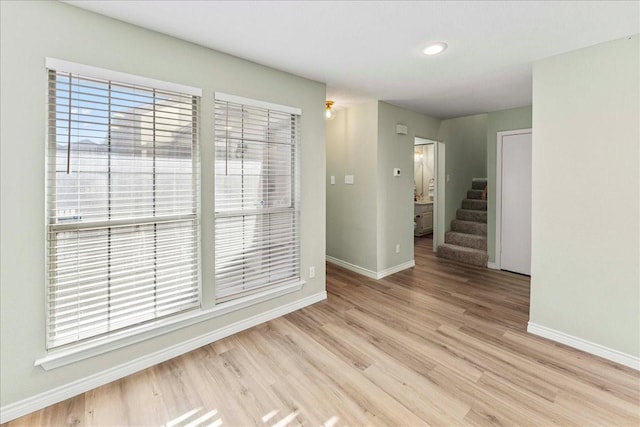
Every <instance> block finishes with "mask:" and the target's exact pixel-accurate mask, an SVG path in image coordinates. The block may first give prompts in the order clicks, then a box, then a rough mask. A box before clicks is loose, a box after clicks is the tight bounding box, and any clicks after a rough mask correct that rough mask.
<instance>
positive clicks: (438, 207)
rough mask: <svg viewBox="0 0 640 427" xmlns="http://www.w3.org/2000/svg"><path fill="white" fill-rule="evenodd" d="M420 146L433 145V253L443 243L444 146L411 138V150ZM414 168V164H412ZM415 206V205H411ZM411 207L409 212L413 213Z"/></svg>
mask: <svg viewBox="0 0 640 427" xmlns="http://www.w3.org/2000/svg"><path fill="white" fill-rule="evenodd" d="M420 145H433V172H434V178H435V188H434V191H433V234H432V235H433V252H436V251H437V250H438V246H439V245H441V244H443V243H444V232H445V226H444V198H445V193H444V183H445V180H444V177H445V173H444V171H445V169H444V167H445V145H444V143H443V142H442V141H438V140H437V139H433V138H423V137H421V136H415V137H414V138H413V147H411V148H412V150H415V147H417V146H420ZM414 168H415V164H414ZM413 206H415V205H413ZM413 206H412V209H411V211H412V212H413V211H414V209H415V208H414V207H413Z"/></svg>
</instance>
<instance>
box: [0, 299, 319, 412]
mask: <svg viewBox="0 0 640 427" xmlns="http://www.w3.org/2000/svg"><path fill="white" fill-rule="evenodd" d="M325 299H327V292H326V291H322V292H318V293H317V294H314V295H310V296H308V297H305V298H302V299H300V300H297V301H294V302H292V303H289V304H286V305H283V306H280V307H277V308H275V309H273V310H269V311H267V312H264V313H261V314H258V315H256V316H252V317H249V318H248V319H244V320H241V321H239V322H235V323H232V324H230V325H227V326H225V327H222V328H220V329H216V330H215V331H211V332H208V333H206V334H204V335H201V336H199V337H196V338H192V339H190V340H187V341H184V342H182V343H179V344H176V345H172V346H170V347H167V348H164V349H162V350H160V351H157V352H155V353H151V354H148V355H145V356H142V357H140V358H138V359H134V360H132V361H130V362H128V363H125V364H122V365H120V366H115V367H113V368H111V369H107V370H105V371H102V372H98V373H96V374H93V375H90V376H88V377H85V378H81V379H79V380H76V381H73V382H71V383H68V384H65V385H63V386H60V387H56V388H54V389H52V390H48V391H46V392H44V393H40V394H37V395H35V396H32V397H28V398H26V399H23V400H20V401H18V402H14V403H10V404H8V405H5V406H3V407H1V408H0V424H1V423H6V422H8V421H11V420H14V419H16V418H18V417H21V416H23V415H27V414H30V413H31V412H34V411H38V410H40V409H42V408H45V407H47V406H49V405H53V404H55V403H58V402H62V401H63V400H66V399H69V398H71V397H74V396H76V395H78V394H80V393H85V392H87V391H89V390H92V389H94V388H96V387H100V386H102V385H104V384H107V383H110V382H112V381H116V380H119V379H120V378H124V377H126V376H127V375H131V374H134V373H136V372H138V371H141V370H143V369H147V368H149V367H151V366H154V365H157V364H158V363H162V362H165V361H167V360H169V359H172V358H174V357H177V356H180V355H182V354H185V353H188V352H190V351H193V350H195V349H197V348H200V347H202V346H205V345H208V344H211V343H212V342H215V341H218V340H220V339H222V338H225V337H228V336H230V335H233V334H235V333H238V332H240V331H243V330H245V329H249V328H252V327H254V326H256V325H259V324H261V323H264V322H268V321H269V320H272V319H275V318H277V317H280V316H284V315H285V314H288V313H291V312H293V311H296V310H299V309H301V308H304V307H306V306H309V305H311V304H314V303H316V302H320V301H323V300H325Z"/></svg>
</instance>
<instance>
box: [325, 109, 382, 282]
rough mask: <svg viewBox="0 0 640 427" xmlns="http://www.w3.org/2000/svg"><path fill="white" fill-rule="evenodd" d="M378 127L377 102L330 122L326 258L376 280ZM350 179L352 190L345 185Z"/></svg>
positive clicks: (342, 113)
mask: <svg viewBox="0 0 640 427" xmlns="http://www.w3.org/2000/svg"><path fill="white" fill-rule="evenodd" d="M377 122H378V103H377V102H376V101H372V102H368V103H365V104H360V105H356V106H353V107H349V108H346V109H342V110H338V111H336V116H335V118H334V119H333V120H330V121H327V170H326V186H327V217H326V219H327V256H329V257H331V258H334V259H336V260H339V261H342V262H345V263H348V264H351V265H353V266H356V267H359V268H361V269H365V270H368V271H369V272H371V273H372V274H374V273H376V272H377V266H378V261H377V251H376V241H377V239H378V234H377V221H378V219H377V203H378V199H377V190H376V187H377V175H376V168H377V158H378V134H377V125H376V124H377ZM345 175H352V176H353V177H354V182H353V184H345ZM332 176H333V177H335V184H333V185H332V184H331V181H330V179H331V177H332Z"/></svg>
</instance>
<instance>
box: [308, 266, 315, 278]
mask: <svg viewBox="0 0 640 427" xmlns="http://www.w3.org/2000/svg"><path fill="white" fill-rule="evenodd" d="M314 277H316V268H315V267H309V279H313V278H314Z"/></svg>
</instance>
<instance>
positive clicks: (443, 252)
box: [438, 246, 488, 267]
mask: <svg viewBox="0 0 640 427" xmlns="http://www.w3.org/2000/svg"><path fill="white" fill-rule="evenodd" d="M438 256H439V257H440V258H446V259H450V260H453V261H458V262H462V263H465V264H470V265H477V266H478V267H486V265H487V260H488V257H487V254H478V253H467V252H462V251H457V250H455V249H454V248H449V247H446V246H440V247H438Z"/></svg>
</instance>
